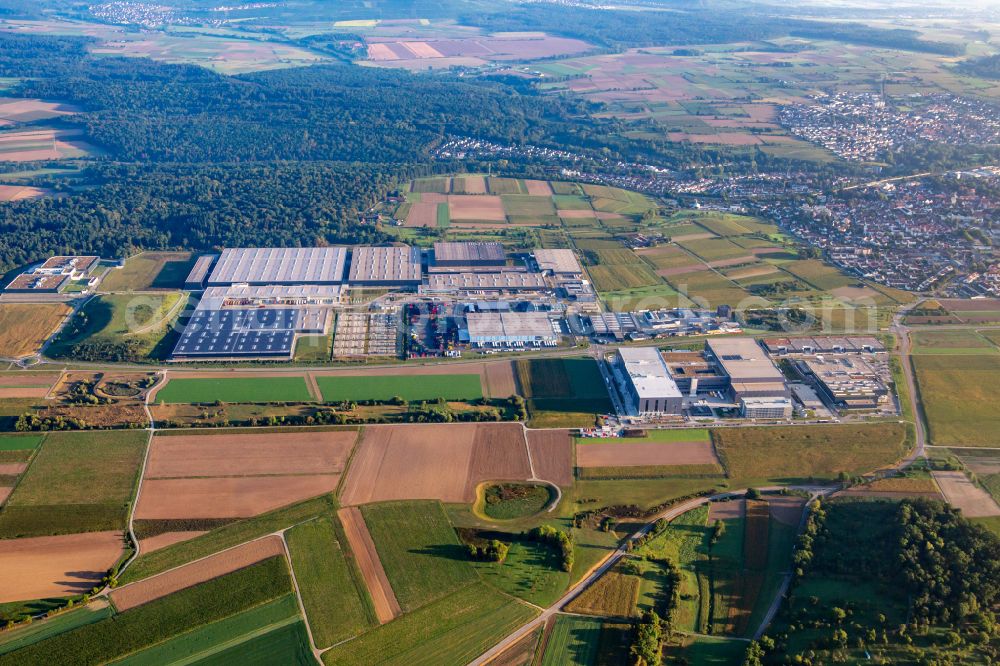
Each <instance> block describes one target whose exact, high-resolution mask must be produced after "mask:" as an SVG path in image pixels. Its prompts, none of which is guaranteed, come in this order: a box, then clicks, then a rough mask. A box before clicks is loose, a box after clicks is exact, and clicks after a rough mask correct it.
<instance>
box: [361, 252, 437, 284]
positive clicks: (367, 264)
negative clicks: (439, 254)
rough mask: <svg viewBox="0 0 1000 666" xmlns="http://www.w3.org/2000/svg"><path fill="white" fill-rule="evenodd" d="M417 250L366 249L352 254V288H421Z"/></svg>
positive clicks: (419, 255)
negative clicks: (418, 286) (353, 286)
mask: <svg viewBox="0 0 1000 666" xmlns="http://www.w3.org/2000/svg"><path fill="white" fill-rule="evenodd" d="M420 258H421V253H420V248H416V247H408V246H405V245H394V246H388V247H376V246H371V245H365V246H361V247H356V248H354V250H353V252H352V253H351V271H350V275H349V276H348V282H349V283H350V284H351V285H357V286H370V287H406V286H415V285H419V284H420V280H421V278H422V276H423V273H422V270H421V266H420Z"/></svg>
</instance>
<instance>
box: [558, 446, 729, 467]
mask: <svg viewBox="0 0 1000 666" xmlns="http://www.w3.org/2000/svg"><path fill="white" fill-rule="evenodd" d="M576 464H577V465H578V466H579V467H636V466H643V465H712V464H715V465H717V464H719V459H718V458H716V457H715V451H714V450H713V449H712V443H711V442H666V443H663V442H634V443H632V442H628V441H627V440H622V441H621V442H615V443H606V442H604V441H602V442H601V443H594V444H590V443H586V444H585V443H582V442H578V443H577V446H576Z"/></svg>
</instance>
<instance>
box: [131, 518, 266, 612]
mask: <svg viewBox="0 0 1000 666" xmlns="http://www.w3.org/2000/svg"><path fill="white" fill-rule="evenodd" d="M284 554H285V545H284V542H283V541H282V540H281V537H278V536H269V537H264V538H263V539H258V540H257V541H251V542H250V543H246V544H243V545H242V546H236V547H235V548H230V549H229V550H225V551H222V552H221V553H216V554H215V555H210V556H209V557H206V558H205V559H202V560H198V561H196V562H192V563H190V564H185V565H183V566H181V567H178V568H176V569H171V570H170V571H166V572H164V573H161V574H158V575H156V576H153V577H152V578H147V579H146V580H140V581H138V582H136V583H130V584H128V585H126V586H124V587H120V588H118V589H116V590H113V591H112V592H111V600H112V601H113V602H114V603H115V607H116V608H117V609H118V610H119V611H127V610H129V609H130V608H135V607H137V606H141V605H143V604H145V603H149V602H150V601H153V600H154V599H159V598H161V597H165V596H167V595H168V594H173V593H174V592H178V591H180V590H183V589H186V588H189V587H194V586H195V585H198V584H199V583H204V582H205V581H209V580H212V579H213V578H218V577H219V576H224V575H225V574H228V573H232V572H233V571H237V570H239V569H243V568H245V567H248V566H250V565H251V564H256V563H257V562H261V561H263V560H266V559H268V558H269V557H276V556H280V555H284Z"/></svg>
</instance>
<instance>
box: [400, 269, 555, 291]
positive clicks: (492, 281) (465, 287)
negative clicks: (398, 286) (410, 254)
mask: <svg viewBox="0 0 1000 666" xmlns="http://www.w3.org/2000/svg"><path fill="white" fill-rule="evenodd" d="M547 288H548V286H547V285H546V283H545V279H544V278H543V277H542V275H541V274H540V273H525V272H523V271H503V272H499V273H431V274H430V275H428V276H427V284H426V285H424V286H422V287H421V288H420V291H421V292H422V293H428V294H443V293H458V292H466V293H469V292H472V293H486V292H497V293H499V292H514V291H544V290H546V289H547Z"/></svg>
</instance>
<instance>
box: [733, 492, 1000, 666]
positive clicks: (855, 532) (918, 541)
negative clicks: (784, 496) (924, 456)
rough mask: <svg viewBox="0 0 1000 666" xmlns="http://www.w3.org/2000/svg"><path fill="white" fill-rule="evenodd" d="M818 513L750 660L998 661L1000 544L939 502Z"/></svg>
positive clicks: (843, 504) (860, 504)
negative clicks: (786, 591)
mask: <svg viewBox="0 0 1000 666" xmlns="http://www.w3.org/2000/svg"><path fill="white" fill-rule="evenodd" d="M812 508H813V510H812V513H811V515H810V518H809V520H808V522H807V525H806V529H805V531H804V533H803V534H802V536H801V537H800V540H799V544H798V547H797V549H796V553H795V558H794V562H795V567H796V570H795V576H794V583H793V587H792V592H791V594H790V597H789V602H788V603H787V605H786V607H785V608H784V609H783V611H782V613H781V615H780V616H779V618H778V620H777V622H776V623H775V625H774V626H773V627H772V629H771V635H770V636H767V637H764V638H763V639H761V641H760V642H759V643H754V644H753V645H752V646H751V648H750V650H749V651H748V658H747V661H746V664H748V665H750V666H755V665H759V664H785V663H813V664H819V663H828V662H845V663H846V662H853V661H855V660H857V659H859V658H861V659H863V658H864V655H865V654H868V655H870V657H869V658H868V659H867V660H872V661H873V662H874V663H915V664H916V663H919V664H946V663H958V662H961V663H991V661H995V660H996V659H997V657H998V656H1000V631H998V626H997V624H996V613H997V611H998V610H1000V538H998V537H997V536H996V535H994V534H993V533H991V532H989V531H988V530H986V529H985V528H984V527H982V526H980V525H975V524H973V523H971V522H970V521H969V520H967V519H966V518H963V517H962V515H961V514H960V513H959V511H958V510H956V509H952V508H950V507H948V506H947V505H946V504H944V503H942V502H940V501H936V500H927V499H912V500H911V499H907V500H903V501H901V502H899V503H898V504H897V503H894V502H888V501H851V500H840V501H833V502H823V503H820V502H817V503H815V504H814V505H813V507H812ZM789 660H791V661H789Z"/></svg>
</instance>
